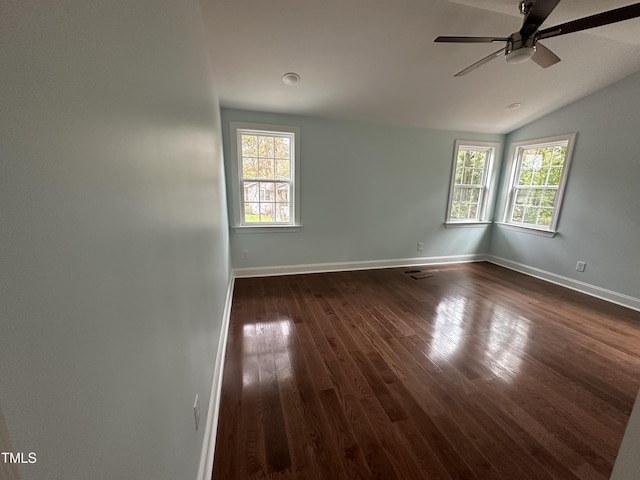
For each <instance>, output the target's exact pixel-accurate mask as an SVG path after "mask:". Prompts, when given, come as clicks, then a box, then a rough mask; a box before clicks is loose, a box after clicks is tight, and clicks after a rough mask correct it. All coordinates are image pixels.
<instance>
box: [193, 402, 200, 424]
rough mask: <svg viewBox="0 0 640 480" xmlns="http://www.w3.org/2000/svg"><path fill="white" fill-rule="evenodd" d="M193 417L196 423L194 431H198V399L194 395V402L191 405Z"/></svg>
mask: <svg viewBox="0 0 640 480" xmlns="http://www.w3.org/2000/svg"><path fill="white" fill-rule="evenodd" d="M193 417H194V419H195V421H196V430H198V427H199V426H200V399H199V398H198V394H196V401H195V402H194V403H193Z"/></svg>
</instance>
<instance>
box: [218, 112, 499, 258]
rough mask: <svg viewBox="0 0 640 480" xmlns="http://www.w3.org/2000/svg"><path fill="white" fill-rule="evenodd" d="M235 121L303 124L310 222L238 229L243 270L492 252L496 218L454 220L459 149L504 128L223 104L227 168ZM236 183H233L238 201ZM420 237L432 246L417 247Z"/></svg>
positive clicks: (305, 215) (235, 237)
mask: <svg viewBox="0 0 640 480" xmlns="http://www.w3.org/2000/svg"><path fill="white" fill-rule="evenodd" d="M231 121H243V122H257V123H267V124H269V123H271V124H279V125H295V126H299V127H300V129H301V132H300V138H301V155H300V157H301V205H300V207H301V221H302V224H303V228H302V230H301V231H300V232H297V233H260V234H255V233H237V232H233V231H232V233H231V250H232V260H233V266H234V268H248V267H264V266H273V265H301V264H317V263H333V262H364V261H369V260H373V261H379V260H388V259H411V258H418V257H436V256H457V255H469V254H476V253H486V252H487V251H488V245H489V244H488V228H487V226H483V227H478V228H455V229H445V227H444V219H445V215H446V209H447V199H448V191H449V181H450V176H451V166H452V161H453V149H454V142H455V140H456V139H465V140H488V141H501V140H502V138H503V136H501V135H487V134H477V133H476V134H472V133H463V132H451V131H441V130H428V129H418V128H403V127H390V126H384V125H375V124H366V123H357V122H342V121H336V120H323V119H318V118H310V117H300V116H288V115H276V114H266V113H257V112H247V111H241V110H231V109H222V129H223V136H224V139H225V143H226V146H225V149H226V150H225V153H226V155H225V159H226V161H227V169H229V168H233V162H232V159H231V155H230V154H229V144H228V143H229V122H231ZM228 177H230V176H228ZM231 187H232V185H231V184H230V183H229V182H228V185H227V190H228V192H229V195H230V197H229V202H231V200H232V198H231V195H232V189H231ZM229 205H230V206H231V204H229ZM230 213H231V211H230ZM418 242H423V243H424V251H422V252H418V251H417V249H416V246H417V243H418ZM243 250H246V251H247V252H248V259H245V258H243V255H242V251H243Z"/></svg>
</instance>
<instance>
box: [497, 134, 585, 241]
mask: <svg viewBox="0 0 640 480" xmlns="http://www.w3.org/2000/svg"><path fill="white" fill-rule="evenodd" d="M574 140H575V135H564V136H560V137H553V138H543V139H538V140H531V141H528V142H518V143H514V144H513V145H512V149H513V151H512V159H513V160H512V161H513V170H512V174H511V183H510V189H509V194H508V201H507V208H506V209H505V223H507V224H511V225H516V226H521V227H526V228H533V229H537V230H549V231H551V232H555V230H556V226H557V224H558V217H559V212H560V206H561V204H562V195H563V191H564V186H565V183H566V179H567V171H568V169H569V161H570V160H571V151H572V149H573V143H574Z"/></svg>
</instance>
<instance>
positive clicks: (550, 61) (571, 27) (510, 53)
mask: <svg viewBox="0 0 640 480" xmlns="http://www.w3.org/2000/svg"><path fill="white" fill-rule="evenodd" d="M558 3H560V0H523V1H521V2H520V4H519V5H518V8H519V9H520V13H521V14H522V15H524V21H523V23H522V28H520V30H519V31H517V32H515V33H512V34H511V35H509V36H508V37H438V38H436V39H435V41H436V42H449V43H493V42H506V46H505V47H504V48H501V49H500V50H498V51H497V52H494V53H492V54H491V55H487V56H486V57H484V58H483V59H481V60H479V61H477V62H476V63H474V64H473V65H471V66H469V67H467V68H465V69H464V70H462V71H460V72H458V73H456V74H455V75H454V76H456V77H461V76H462V75H466V74H467V73H469V72H471V71H472V70H475V69H476V68H478V67H479V66H481V65H484V64H485V63H487V62H489V61H490V60H493V59H494V58H497V57H499V56H501V55H502V54H504V56H505V58H506V60H507V63H522V62H524V61H526V60H528V59H530V58H531V59H532V60H533V61H534V62H536V63H537V64H538V65H540V66H541V67H542V68H547V67H550V66H551V65H554V64H556V63H558V62H559V61H560V58H559V57H558V56H557V55H556V54H555V53H553V52H552V51H551V50H549V49H548V48H547V47H545V46H544V45H542V44H541V43H540V42H539V40H542V39H544V38H551V37H557V36H558V35H565V34H567V33H573V32H579V31H580V30H587V29H589V28H595V27H600V26H602V25H609V24H610V23H616V22H622V21H623V20H629V19H630V18H636V17H640V3H634V4H633V5H628V6H626V7H621V8H616V9H614V10H609V11H606V12H602V13H597V14H595V15H591V16H588V17H584V18H579V19H578V20H572V21H570V22H566V23H562V24H560V25H555V26H553V27H549V28H545V29H542V30H539V28H540V26H541V25H542V24H543V23H544V21H545V20H546V19H547V17H548V16H549V14H551V12H552V11H553V9H554V8H556V6H557V5H558Z"/></svg>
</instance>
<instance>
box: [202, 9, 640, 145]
mask: <svg viewBox="0 0 640 480" xmlns="http://www.w3.org/2000/svg"><path fill="white" fill-rule="evenodd" d="M631 3H633V2H632V1H629V0H562V1H561V2H560V4H559V5H558V7H556V9H555V10H554V12H553V13H552V14H551V15H550V17H549V18H548V19H547V21H546V22H545V23H544V25H543V26H542V28H546V27H549V26H552V25H555V24H558V23H562V22H565V21H569V20H573V19H576V18H580V17H583V16H587V15H592V14H594V13H599V12H602V11H605V10H611V9H613V8H617V7H620V6H624V5H629V4H631ZM517 4H518V0H394V1H390V0H259V1H257V0H202V5H203V11H204V16H205V23H206V26H207V30H208V34H209V39H210V47H211V55H212V61H213V65H214V71H215V75H216V79H215V81H216V90H217V93H218V96H219V97H220V103H221V105H222V106H226V107H234V108H242V109H251V110H259V111H268V112H278V113H293V114H301V115H312V116H321V117H330V118H340V119H351V120H364V121H371V122H382V123H388V124H396V125H408V126H420V127H428V128H437V129H447V130H459V131H475V132H495V133H505V132H509V131H511V130H513V129H515V128H517V127H519V126H521V125H524V124H526V123H528V122H530V121H532V120H534V119H536V118H539V117H541V116H542V115H544V114H546V113H549V112H551V111H553V110H556V109H557V108H559V107H561V106H564V105H566V104H568V103H571V102H573V101H574V100H576V99H578V98H580V97H583V96H585V95H588V94H589V93H591V92H594V91H596V90H598V89H600V88H603V87H605V86H607V85H609V84H611V83H613V82H615V81H617V80H619V79H621V78H623V77H625V76H627V75H629V74H631V73H633V72H636V71H640V48H639V47H640V19H633V20H628V21H626V22H622V23H617V24H614V25H608V26H605V27H600V28H597V29H592V30H589V31H587V32H578V33H572V34H568V35H563V36H559V37H555V38H549V39H547V40H544V41H543V42H542V43H543V44H544V45H545V46H546V47H548V48H550V49H551V50H553V52H554V53H556V54H557V55H558V56H559V57H560V58H561V59H562V61H561V62H560V63H558V64H556V65H554V66H552V67H549V68H547V69H542V68H540V67H539V66H538V65H536V64H535V63H533V62H532V61H528V62H527V63H524V64H520V65H508V64H507V63H506V62H505V61H504V59H503V58H497V59H495V60H493V61H492V62H490V63H488V64H486V65H484V66H482V67H480V68H478V69H477V70H475V71H473V72H471V73H470V74H468V75H466V76H464V77H458V78H454V77H453V75H454V74H455V73H457V72H458V71H460V70H462V69H463V68H465V67H467V66H469V65H470V64H472V63H474V62H475V61H477V60H479V59H481V58H482V57H484V56H486V55H488V54H490V53H492V52H494V51H496V50H498V49H499V48H500V47H501V44H495V43H493V44H492V43H489V44H444V43H438V44H436V43H434V42H433V40H434V38H435V37H437V36H438V35H480V36H505V37H506V36H509V35H510V34H511V33H513V32H515V31H517V30H519V29H520V25H521V23H522V16H521V15H520V14H519V13H518V6H517ZM287 72H297V73H298V74H299V75H300V76H301V81H300V83H299V84H298V85H296V86H287V85H285V84H284V83H282V81H281V77H282V75H283V74H284V73H287ZM515 102H518V103H521V104H522V107H521V108H519V109H517V110H505V108H504V107H506V106H507V105H509V104H512V103H515Z"/></svg>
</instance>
